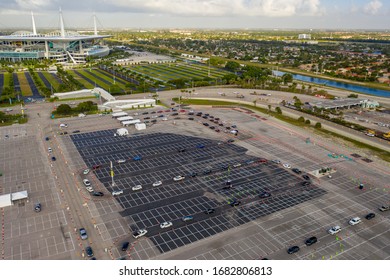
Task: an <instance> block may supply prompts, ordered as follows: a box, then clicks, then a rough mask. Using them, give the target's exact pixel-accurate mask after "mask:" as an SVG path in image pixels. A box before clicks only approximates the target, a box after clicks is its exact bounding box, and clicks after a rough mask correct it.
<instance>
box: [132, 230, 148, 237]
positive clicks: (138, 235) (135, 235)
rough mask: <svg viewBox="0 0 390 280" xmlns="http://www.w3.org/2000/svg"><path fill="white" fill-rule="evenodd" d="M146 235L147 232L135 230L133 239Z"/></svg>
mask: <svg viewBox="0 0 390 280" xmlns="http://www.w3.org/2000/svg"><path fill="white" fill-rule="evenodd" d="M147 233H148V231H147V230H146V229H139V230H137V231H136V232H134V233H133V237H134V238H140V237H142V236H144V235H145V234H147Z"/></svg>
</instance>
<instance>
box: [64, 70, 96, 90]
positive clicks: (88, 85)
mask: <svg viewBox="0 0 390 280" xmlns="http://www.w3.org/2000/svg"><path fill="white" fill-rule="evenodd" d="M68 72H69V73H70V74H71V75H72V76H73V77H74V78H75V79H76V80H77V81H79V82H80V83H81V84H82V85H83V86H84V87H85V88H87V89H93V88H94V87H95V83H94V82H93V81H87V80H86V79H84V78H83V77H80V76H79V75H77V74H76V73H75V72H74V71H68Z"/></svg>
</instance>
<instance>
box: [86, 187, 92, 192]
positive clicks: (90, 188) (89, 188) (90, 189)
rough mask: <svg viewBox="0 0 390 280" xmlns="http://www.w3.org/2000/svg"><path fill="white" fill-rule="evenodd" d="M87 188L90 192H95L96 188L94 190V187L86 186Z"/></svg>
mask: <svg viewBox="0 0 390 280" xmlns="http://www.w3.org/2000/svg"><path fill="white" fill-rule="evenodd" d="M85 189H86V190H87V191H88V192H90V193H92V192H94V190H93V188H92V187H86V188H85Z"/></svg>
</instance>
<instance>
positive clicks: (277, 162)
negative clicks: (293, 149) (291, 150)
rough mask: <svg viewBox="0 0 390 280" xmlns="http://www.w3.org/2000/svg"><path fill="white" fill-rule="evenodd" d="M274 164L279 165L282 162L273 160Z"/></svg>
mask: <svg viewBox="0 0 390 280" xmlns="http://www.w3.org/2000/svg"><path fill="white" fill-rule="evenodd" d="M272 162H274V163H276V164H279V163H280V160H278V159H274V160H272Z"/></svg>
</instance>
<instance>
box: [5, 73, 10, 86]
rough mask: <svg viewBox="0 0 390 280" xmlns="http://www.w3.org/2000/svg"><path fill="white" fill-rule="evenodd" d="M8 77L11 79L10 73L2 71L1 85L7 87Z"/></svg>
mask: <svg viewBox="0 0 390 280" xmlns="http://www.w3.org/2000/svg"><path fill="white" fill-rule="evenodd" d="M10 79H11V74H10V73H4V85H3V87H8V85H9V80H10Z"/></svg>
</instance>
